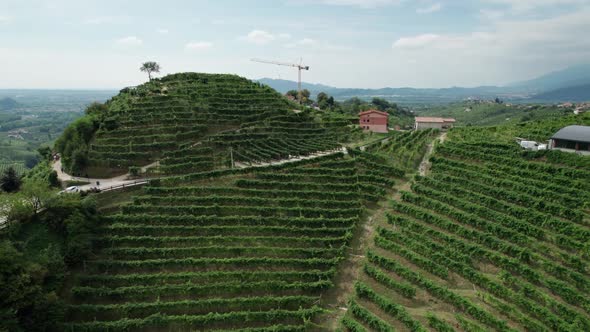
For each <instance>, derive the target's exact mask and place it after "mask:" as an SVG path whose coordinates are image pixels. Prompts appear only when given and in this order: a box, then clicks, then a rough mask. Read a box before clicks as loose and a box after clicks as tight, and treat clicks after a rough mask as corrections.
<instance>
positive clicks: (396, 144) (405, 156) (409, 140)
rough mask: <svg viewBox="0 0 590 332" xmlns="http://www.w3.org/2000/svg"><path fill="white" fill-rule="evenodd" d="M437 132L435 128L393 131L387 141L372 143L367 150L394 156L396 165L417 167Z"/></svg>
mask: <svg viewBox="0 0 590 332" xmlns="http://www.w3.org/2000/svg"><path fill="white" fill-rule="evenodd" d="M438 134H439V132H438V130H435V129H427V130H419V131H405V132H393V133H392V137H391V138H390V139H389V140H388V141H386V142H384V143H382V144H374V145H372V146H370V147H369V149H368V150H369V151H371V152H375V153H379V154H384V155H386V156H387V155H388V156H394V162H395V164H396V165H397V166H398V167H401V168H404V169H406V170H408V171H410V170H414V169H416V168H417V167H418V165H419V164H420V161H422V157H423V156H424V154H425V153H426V150H427V147H428V144H429V143H430V142H432V140H433V138H434V137H436V136H437V135H438Z"/></svg>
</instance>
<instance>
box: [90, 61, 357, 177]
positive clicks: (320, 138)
mask: <svg viewBox="0 0 590 332" xmlns="http://www.w3.org/2000/svg"><path fill="white" fill-rule="evenodd" d="M107 106H108V114H107V115H106V116H105V119H103V121H102V122H101V124H100V129H99V130H98V131H97V132H96V134H95V137H94V138H93V139H92V141H91V143H90V145H89V151H88V168H89V170H90V171H91V173H94V172H95V171H96V170H101V169H111V170H112V169H115V170H119V173H120V172H125V171H127V169H128V167H129V166H144V165H147V164H150V163H152V162H154V161H158V160H159V161H161V166H162V169H161V170H160V172H161V173H163V174H183V173H187V172H197V171H206V170H211V169H214V168H219V167H227V166H229V165H230V163H231V160H232V157H233V160H234V161H243V162H249V163H252V162H254V163H256V162H261V161H268V160H272V159H283V158H286V157H289V156H290V155H291V156H299V155H307V154H310V153H314V152H317V151H325V150H331V149H335V148H337V147H339V146H340V144H339V143H340V142H341V141H342V140H346V137H347V132H348V127H347V125H348V124H349V123H348V122H347V121H330V122H328V121H316V120H315V119H314V116H313V115H312V114H310V113H309V112H304V113H299V114H296V113H294V112H292V111H291V108H292V107H293V105H291V104H289V101H287V99H285V98H284V97H282V96H281V95H280V94H278V93H277V92H276V91H274V90H272V89H270V88H268V87H265V86H261V85H259V84H257V83H253V82H251V81H249V80H247V79H244V78H241V77H238V76H233V75H211V74H196V73H185V74H175V75H168V76H166V77H163V78H161V79H158V80H153V81H152V82H149V83H146V84H144V85H141V86H139V87H136V88H133V89H124V90H122V91H121V93H120V94H119V95H118V96H116V97H114V98H113V99H112V100H110V101H109V102H108V103H107Z"/></svg>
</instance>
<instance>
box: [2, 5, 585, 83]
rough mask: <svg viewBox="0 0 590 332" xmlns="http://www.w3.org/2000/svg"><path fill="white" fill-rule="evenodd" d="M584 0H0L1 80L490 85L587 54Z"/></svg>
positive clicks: (537, 72) (575, 61)
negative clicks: (150, 74)
mask: <svg viewBox="0 0 590 332" xmlns="http://www.w3.org/2000/svg"><path fill="white" fill-rule="evenodd" d="M589 17H590V0H472V1H467V0H451V1H437V0H417V1H410V0H317V1H314V0H273V1H263V0H258V1H229V0H217V1H198V0H196V1H179V0H177V1H175V0H169V1H166V2H164V1H151V0H143V1H131V0H128V1H125V0H119V1H111V0H101V1H94V0H91V1H85V0H78V1H74V0H0V63H1V64H2V66H1V68H2V69H1V70H0V88H78V89H82V88H117V89H118V88H121V87H124V86H129V85H136V84H139V83H141V82H142V81H144V80H145V75H143V74H142V73H140V72H139V71H138V67H139V66H140V64H141V62H142V61H146V60H154V61H158V62H159V63H160V64H161V66H162V74H166V73H173V72H182V71H198V72H220V73H236V74H239V75H242V76H246V77H249V78H261V77H270V78H283V79H292V80H294V79H296V77H297V74H296V70H293V69H291V68H284V67H279V66H273V65H265V64H259V63H255V62H251V61H250V60H249V59H251V58H264V59H270V60H280V61H288V62H296V61H299V58H300V57H302V58H303V61H304V63H305V64H307V65H309V66H311V70H310V71H309V72H305V73H304V80H305V81H308V82H314V83H323V84H328V85H334V86H337V87H367V88H378V87H385V86H391V87H402V86H413V87H449V86H476V85H501V84H506V83H509V82H512V81H518V80H522V79H528V78H532V77H535V76H537V75H540V74H543V73H546V72H549V71H552V70H556V69H561V68H564V67H567V66H569V65H574V64H579V63H583V62H587V61H588V59H590V38H589V37H588V34H589V32H590V19H589Z"/></svg>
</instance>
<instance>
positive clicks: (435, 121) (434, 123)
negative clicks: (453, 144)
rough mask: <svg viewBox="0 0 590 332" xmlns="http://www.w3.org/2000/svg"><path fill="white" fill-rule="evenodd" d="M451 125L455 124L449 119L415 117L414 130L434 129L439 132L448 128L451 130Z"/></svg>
mask: <svg viewBox="0 0 590 332" xmlns="http://www.w3.org/2000/svg"><path fill="white" fill-rule="evenodd" d="M453 123H455V119H451V118H434V117H425V116H417V117H416V123H415V124H414V129H415V130H420V129H431V128H434V129H439V130H446V129H449V128H453Z"/></svg>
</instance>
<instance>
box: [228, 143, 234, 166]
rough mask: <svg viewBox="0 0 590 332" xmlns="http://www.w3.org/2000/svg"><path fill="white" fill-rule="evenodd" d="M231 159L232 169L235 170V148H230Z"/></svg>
mask: <svg viewBox="0 0 590 332" xmlns="http://www.w3.org/2000/svg"><path fill="white" fill-rule="evenodd" d="M229 157H230V159H231V168H232V169H233V168H234V149H233V147H231V146H230V147H229Z"/></svg>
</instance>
